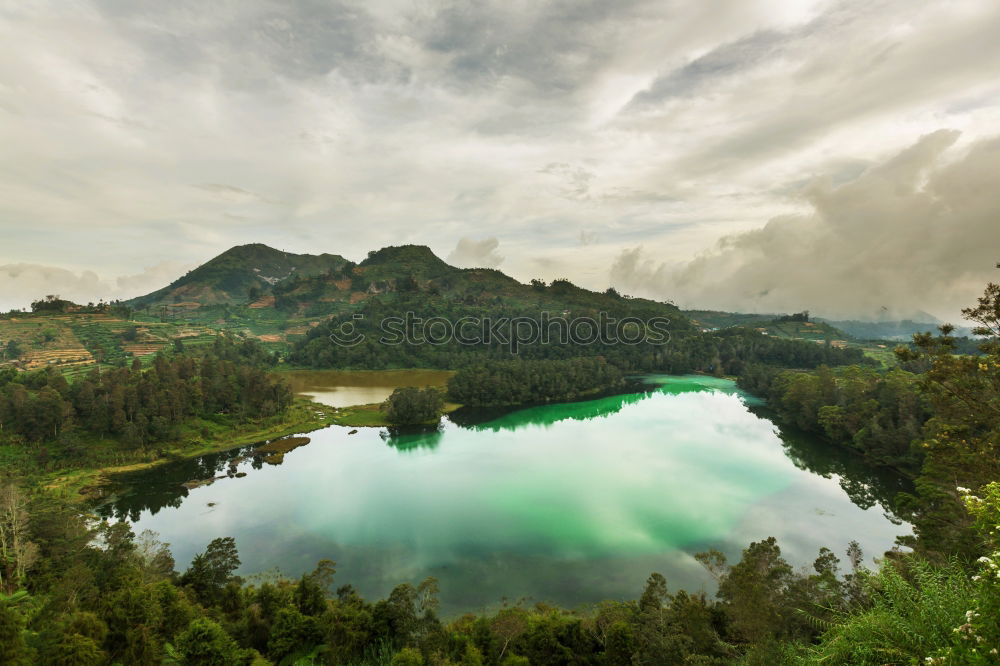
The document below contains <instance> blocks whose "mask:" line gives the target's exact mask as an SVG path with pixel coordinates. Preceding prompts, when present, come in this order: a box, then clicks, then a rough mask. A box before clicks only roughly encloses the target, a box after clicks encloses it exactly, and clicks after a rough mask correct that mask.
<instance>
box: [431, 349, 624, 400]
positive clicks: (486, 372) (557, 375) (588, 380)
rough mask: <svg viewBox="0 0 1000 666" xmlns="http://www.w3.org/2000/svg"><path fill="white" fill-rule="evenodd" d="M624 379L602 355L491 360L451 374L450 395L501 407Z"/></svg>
mask: <svg viewBox="0 0 1000 666" xmlns="http://www.w3.org/2000/svg"><path fill="white" fill-rule="evenodd" d="M624 382H625V380H624V378H623V376H622V373H621V371H620V370H618V368H616V367H615V366H613V365H610V364H608V363H607V362H606V361H605V360H604V359H602V358H575V359H568V360H565V361H489V362H487V363H484V364H483V365H478V366H474V367H471V368H465V369H463V370H459V371H458V372H457V373H456V374H455V375H454V376H453V377H451V379H449V380H448V397H449V398H451V399H452V400H454V401H455V402H458V403H461V404H463V405H468V406H470V407H502V406H509V405H523V404H531V403H543V402H550V401H552V400H572V399H574V398H579V397H582V396H586V395H592V394H594V393H596V392H599V391H609V390H613V389H617V388H620V387H621V386H623V385H624Z"/></svg>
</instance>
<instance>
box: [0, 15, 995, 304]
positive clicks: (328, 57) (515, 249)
mask: <svg viewBox="0 0 1000 666" xmlns="http://www.w3.org/2000/svg"><path fill="white" fill-rule="evenodd" d="M997 63H1000V2H996V0H940V1H923V2H914V0H860V1H854V0H712V1H707V2H690V1H689V0H654V1H650V2H645V1H641V0H615V1H614V2H611V1H609V0H575V1H570V0H565V1H561V2H543V1H540V0H531V1H527V0H503V1H497V2H486V1H484V2H443V1H441V2H439V1H436V0H433V1H426V2H425V1H423V0H406V1H403V0H366V1H364V2H346V1H344V2H340V1H332V2H320V1H312V0H309V1H305V0H300V1H279V0H274V1H273V2H267V1H264V0H239V1H236V0H232V1H228V2H225V1H219V2H210V3H205V2H186V1H178V0H174V1H171V2H163V1H162V0H107V1H102V2H86V1H71V0H57V1H54V2H51V3H46V2H41V1H30V2H23V1H20V0H0V234H2V236H0V308H6V307H11V306H14V305H23V304H24V303H25V302H27V300H29V299H30V298H31V297H34V296H37V295H39V294H41V293H46V292H53V291H55V292H59V293H62V294H63V295H64V296H67V297H73V298H77V299H84V300H88V299H90V298H97V297H99V296H127V295H136V294H138V293H144V292H146V291H150V290H152V289H155V288H157V287H160V286H162V285H163V284H165V283H166V282H169V281H170V280H171V279H173V278H175V277H177V276H179V275H180V274H181V273H183V272H184V271H185V270H186V269H188V268H190V267H192V266H194V265H197V264H198V263H201V262H203V261H205V260H207V259H208V258H210V257H212V256H214V255H215V254H218V253H219V252H221V251H223V250H225V249H226V248H228V247H230V246H232V245H235V244H241V243H249V242H263V243H268V244H270V245H273V246H274V247H277V248H280V249H285V250H289V251H294V252H320V251H326V252H333V253H339V254H342V255H344V256H346V257H348V258H350V259H354V260H360V259H361V258H363V257H364V255H365V253H366V252H367V251H368V250H369V249H373V248H377V247H381V246H385V245H390V244H400V243H421V244H426V245H429V246H430V247H431V248H433V249H434V250H435V251H436V252H437V253H438V255H439V256H441V257H443V258H449V259H450V260H451V261H453V262H456V263H459V264H462V265H488V266H497V267H499V268H501V269H502V270H504V271H506V272H508V273H510V274H512V275H514V276H515V277H518V278H521V279H528V278H531V277H541V278H545V279H552V278H555V277H568V278H570V279H572V280H573V281H575V282H578V283H580V284H583V285H585V286H589V287H593V288H604V287H606V286H607V285H608V284H611V283H613V284H615V285H616V286H618V287H620V288H621V289H623V290H625V291H628V292H631V293H635V294H642V295H649V296H654V297H657V298H663V299H671V300H673V301H675V302H677V303H679V304H681V305H686V306H704V307H716V308H734V309H741V310H757V311H774V310H792V309H799V308H802V307H808V308H810V309H811V310H813V311H814V312H820V313H823V314H830V315H835V316H840V315H851V314H853V315H867V314H872V313H875V312H878V311H881V308H883V307H886V308H890V309H891V310H892V311H893V312H898V313H900V314H908V313H911V312H914V311H916V310H926V311H928V312H931V313H933V314H936V315H938V316H942V317H949V318H954V315H955V313H957V311H958V309H959V308H960V307H962V306H964V305H968V304H969V303H970V301H971V300H972V299H973V298H974V296H975V295H976V294H977V293H978V292H979V291H981V287H982V285H983V283H984V282H985V281H986V280H987V279H989V278H991V277H993V274H994V273H996V270H995V269H993V265H994V264H995V263H996V262H997V261H1000V194H998V193H1000V141H998V140H997V139H996V138H995V137H996V136H997V135H1000V77H998V76H997Z"/></svg>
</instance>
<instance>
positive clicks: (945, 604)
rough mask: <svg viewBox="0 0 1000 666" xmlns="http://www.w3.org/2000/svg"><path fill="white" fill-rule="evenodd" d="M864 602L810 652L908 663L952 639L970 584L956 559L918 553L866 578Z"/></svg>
mask: <svg viewBox="0 0 1000 666" xmlns="http://www.w3.org/2000/svg"><path fill="white" fill-rule="evenodd" d="M865 591H866V594H867V598H868V599H869V605H868V607H864V608H861V609H858V610H855V611H854V612H852V613H849V614H844V615H842V616H841V617H840V618H838V619H839V622H837V623H836V624H834V625H833V627H832V628H831V629H830V630H829V631H828V632H826V633H825V634H824V635H823V637H822V639H821V642H820V644H819V646H817V648H816V649H815V651H814V652H813V656H814V658H815V659H816V660H817V661H819V662H821V663H828V664H859V665H862V664H873V665H875V664H910V663H916V662H922V661H923V660H924V658H925V657H927V656H928V655H930V654H931V653H932V652H935V651H936V650H937V649H939V648H941V647H943V646H945V645H948V644H950V643H951V641H952V635H953V634H954V631H953V630H954V629H955V627H957V626H959V625H960V624H962V622H963V621H964V619H965V612H966V610H967V609H968V605H969V599H970V597H971V596H972V593H973V586H972V584H971V582H970V581H969V578H968V576H967V574H966V572H965V571H964V570H963V569H962V567H960V566H959V565H958V564H956V563H950V564H948V565H946V566H943V567H938V566H935V565H932V564H930V563H928V562H927V561H925V560H921V559H919V558H906V559H903V560H900V561H898V562H895V563H889V564H886V565H885V566H883V567H882V568H881V569H880V570H879V571H878V572H877V573H874V574H870V575H869V576H867V577H866V579H865Z"/></svg>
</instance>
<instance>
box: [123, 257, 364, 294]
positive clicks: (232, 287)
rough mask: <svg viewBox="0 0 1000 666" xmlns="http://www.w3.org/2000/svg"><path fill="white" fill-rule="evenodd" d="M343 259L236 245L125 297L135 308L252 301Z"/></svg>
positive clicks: (336, 267) (334, 266) (335, 266)
mask: <svg viewBox="0 0 1000 666" xmlns="http://www.w3.org/2000/svg"><path fill="white" fill-rule="evenodd" d="M346 263H347V260H346V259H344V258H343V257H341V256H339V255H335V254H320V255H312V254H292V253H290V252H283V251H281V250H275V249H274V248H272V247H268V246H267V245H262V244H260V243H253V244H250V245H238V246H236V247H233V248H230V249H228V250H226V251H225V252H223V253H222V254H220V255H219V256H217V257H215V258H214V259H212V260H210V261H208V262H206V263H204V264H202V265H201V266H199V267H198V268H196V269H194V270H193V271H191V272H189V273H187V274H186V275H183V276H182V277H180V278H178V279H177V280H174V281H173V282H171V283H170V284H169V285H167V286H166V287H164V288H162V289H159V290H157V291H154V292H153V293H151V294H147V295H145V296H140V297H138V298H134V299H132V300H131V301H128V305H130V306H132V307H134V308H136V309H143V308H149V307H155V306H161V305H162V306H166V307H168V308H197V307H199V306H203V305H220V304H227V303H245V302H247V301H251V302H254V301H257V300H259V299H261V298H262V297H263V296H265V295H266V294H267V293H268V292H269V291H270V290H271V288H272V287H273V286H274V285H276V284H280V283H281V282H284V281H286V280H288V279H289V278H292V277H295V276H310V275H317V274H322V273H326V272H328V271H331V270H339V269H340V268H341V267H343V266H344V265H345V264H346Z"/></svg>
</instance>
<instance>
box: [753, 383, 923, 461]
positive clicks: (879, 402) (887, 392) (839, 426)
mask: <svg viewBox="0 0 1000 666" xmlns="http://www.w3.org/2000/svg"><path fill="white" fill-rule="evenodd" d="M737 384H738V385H739V386H740V387H741V388H744V389H747V390H748V391H750V392H752V393H755V394H757V395H760V396H762V397H764V398H766V399H767V403H768V405H769V407H770V408H771V409H773V410H774V411H775V412H777V414H778V416H779V418H780V419H781V420H782V421H783V422H785V423H791V424H793V425H795V426H796V427H798V428H800V429H801V430H804V431H806V432H811V433H814V434H818V435H821V436H823V437H825V438H826V439H827V440H829V441H831V442H833V443H835V444H839V445H844V446H849V447H851V448H853V449H855V450H857V451H859V452H861V453H863V454H865V456H866V457H867V458H868V459H869V461H870V462H872V463H873V464H879V465H886V466H889V467H895V468H897V469H899V470H900V471H903V472H905V473H907V474H909V475H911V476H912V475H914V474H916V473H917V472H918V471H919V470H920V464H921V463H922V462H923V457H924V456H923V450H922V449H920V448H919V447H916V446H914V443H915V442H916V441H917V440H918V439H919V437H920V433H921V431H922V428H923V426H924V424H925V423H926V421H927V420H928V419H929V418H930V415H931V412H930V408H929V405H928V400H927V398H926V397H925V396H924V394H923V392H922V391H921V389H920V377H919V375H917V374H913V373H910V372H907V371H906V370H902V369H900V368H893V369H892V370H889V371H887V372H883V371H878V370H875V369H874V368H871V367H861V366H856V365H852V366H847V367H844V368H838V369H836V370H834V369H831V368H829V367H827V366H820V367H819V368H818V369H817V370H815V371H814V372H801V371H793V370H784V371H782V370H778V369H776V368H773V367H770V366H764V365H756V366H751V367H748V368H747V369H746V370H745V371H744V373H743V374H742V375H741V376H740V377H739V379H738V380H737Z"/></svg>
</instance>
